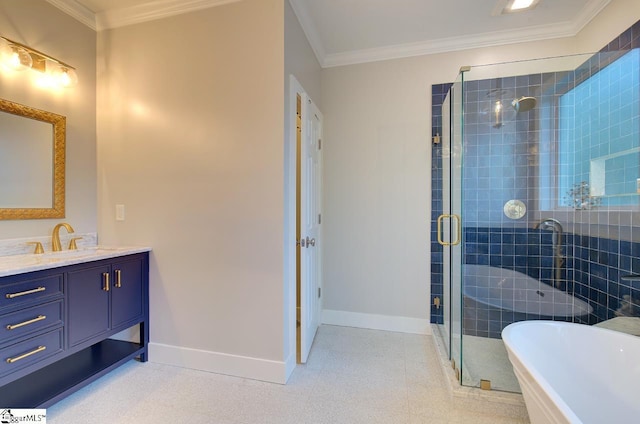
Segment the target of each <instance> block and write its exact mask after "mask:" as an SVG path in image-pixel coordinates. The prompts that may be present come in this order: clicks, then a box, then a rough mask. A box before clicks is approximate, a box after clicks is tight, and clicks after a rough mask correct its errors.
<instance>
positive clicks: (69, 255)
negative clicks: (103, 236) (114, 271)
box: [37, 246, 121, 260]
mask: <svg viewBox="0 0 640 424" xmlns="http://www.w3.org/2000/svg"><path fill="white" fill-rule="evenodd" d="M119 249H121V248H117V247H105V246H92V247H84V248H81V249H76V250H63V251H60V252H47V253H43V254H41V255H37V256H38V257H39V258H41V259H43V260H56V259H60V260H71V259H75V258H86V257H90V256H100V255H104V254H110V253H113V252H117V251H118V250H119Z"/></svg>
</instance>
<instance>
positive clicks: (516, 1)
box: [509, 0, 535, 11]
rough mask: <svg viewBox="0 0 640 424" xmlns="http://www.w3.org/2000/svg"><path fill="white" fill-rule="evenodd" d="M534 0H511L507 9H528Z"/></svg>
mask: <svg viewBox="0 0 640 424" xmlns="http://www.w3.org/2000/svg"><path fill="white" fill-rule="evenodd" d="M534 2H535V0H513V3H511V5H510V6H509V10H511V11H516V10H522V9H529V8H530V7H531V6H532V5H533V3H534Z"/></svg>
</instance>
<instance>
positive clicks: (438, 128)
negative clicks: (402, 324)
mask: <svg viewBox="0 0 640 424" xmlns="http://www.w3.org/2000/svg"><path fill="white" fill-rule="evenodd" d="M451 85H452V84H437V85H432V86H431V104H432V105H433V106H432V108H431V132H432V134H431V136H432V140H433V137H436V136H440V135H442V103H444V99H445V97H446V96H447V93H448V92H449V88H451ZM431 187H432V189H431V322H432V323H434V324H442V323H443V316H442V307H437V306H436V305H435V298H436V297H437V298H440V299H442V295H443V290H444V286H443V273H442V246H440V244H438V242H437V240H438V237H437V227H436V221H437V219H438V216H439V215H440V214H441V213H442V146H441V145H440V144H433V149H432V152H431Z"/></svg>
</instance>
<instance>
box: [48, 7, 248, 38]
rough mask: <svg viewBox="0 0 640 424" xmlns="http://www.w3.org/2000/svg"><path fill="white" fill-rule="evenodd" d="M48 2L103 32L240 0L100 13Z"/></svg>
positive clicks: (134, 8)
mask: <svg viewBox="0 0 640 424" xmlns="http://www.w3.org/2000/svg"><path fill="white" fill-rule="evenodd" d="M47 1H48V2H49V3H51V4H52V5H54V6H56V7H57V8H58V9H60V10H62V11H63V12H65V13H67V14H69V15H71V16H72V17H74V18H76V19H77V20H79V21H80V22H82V23H83V24H85V25H87V26H88V27H89V28H91V29H93V30H96V31H102V30H105V29H110V28H117V27H122V26H126V25H133V24H137V23H141V22H147V21H153V20H156V19H162V18H166V17H169V16H174V15H179V14H182V13H187V12H193V11H196V10H202V9H208V8H210V7H215V6H222V5H225V4H229V3H236V2H239V1H242V0H160V1H153V2H149V3H144V4H141V5H137V6H131V7H125V8H122V9H116V10H111V11H106V12H100V13H93V12H92V11H91V10H89V9H87V8H86V7H85V6H83V5H81V4H80V3H78V2H77V1H76V0H47Z"/></svg>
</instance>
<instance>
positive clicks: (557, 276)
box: [534, 218, 564, 288]
mask: <svg viewBox="0 0 640 424" xmlns="http://www.w3.org/2000/svg"><path fill="white" fill-rule="evenodd" d="M534 228H535V229H540V230H551V231H553V234H552V239H551V242H552V243H553V267H554V276H553V280H554V281H553V285H554V286H555V287H556V288H560V281H562V278H561V270H562V265H563V264H564V256H563V255H562V232H563V229H562V224H560V221H558V220H557V219H554V218H543V219H542V220H541V221H540V222H538V223H537V224H536V225H535V227H534Z"/></svg>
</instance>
